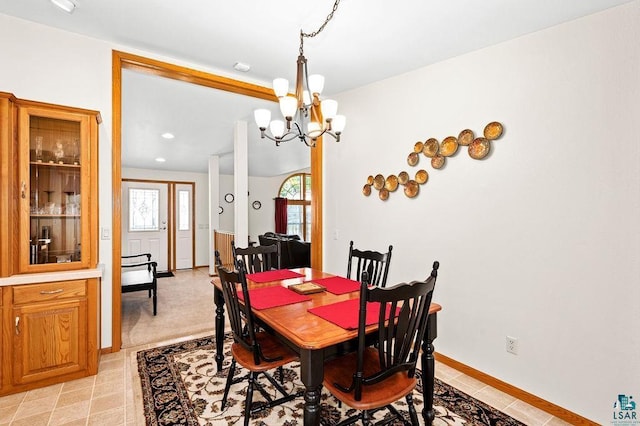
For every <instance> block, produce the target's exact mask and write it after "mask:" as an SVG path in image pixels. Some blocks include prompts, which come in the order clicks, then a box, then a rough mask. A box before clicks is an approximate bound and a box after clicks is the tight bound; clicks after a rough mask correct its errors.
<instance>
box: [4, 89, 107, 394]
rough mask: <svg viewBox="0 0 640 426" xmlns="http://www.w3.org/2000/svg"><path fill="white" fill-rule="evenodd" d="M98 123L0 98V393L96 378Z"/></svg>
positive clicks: (64, 110) (96, 117)
mask: <svg viewBox="0 0 640 426" xmlns="http://www.w3.org/2000/svg"><path fill="white" fill-rule="evenodd" d="M99 123H100V114H99V113H98V112H97V111H91V110H84V109H79V108H72V107H66V106H59V105H52V104H46V103H41V102H34V101H27V100H22V99H17V98H15V97H14V96H13V95H11V94H8V93H0V124H1V126H0V142H1V143H2V146H1V147H0V165H1V166H2V180H1V181H0V213H1V215H0V249H1V250H2V252H3V256H2V258H1V260H0V312H1V315H0V329H1V330H2V335H1V336H0V343H1V345H0V346H1V347H2V349H1V350H0V395H4V394H8V393H14V392H20V391H24V390H28V389H32V388H36V387H40V386H45V385H49V384H51V383H57V382H60V381H65V380H70V379H75V378H79V377H84V376H87V375H92V374H96V373H97V367H98V359H99V352H100V330H99V326H100V276H101V272H100V270H99V269H98V268H97V259H98V198H97V197H98V185H97V178H98V175H97V166H98V162H97V148H98V125H99ZM5 254H6V256H5Z"/></svg>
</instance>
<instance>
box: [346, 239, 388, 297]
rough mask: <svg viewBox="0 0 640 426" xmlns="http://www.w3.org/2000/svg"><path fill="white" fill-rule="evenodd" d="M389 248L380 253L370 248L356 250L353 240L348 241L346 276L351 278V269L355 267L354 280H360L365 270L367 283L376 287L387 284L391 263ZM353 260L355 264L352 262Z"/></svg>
mask: <svg viewBox="0 0 640 426" xmlns="http://www.w3.org/2000/svg"><path fill="white" fill-rule="evenodd" d="M391 250H393V246H392V245H390V246H389V251H388V252H386V253H380V252H379V251H372V250H358V249H355V248H353V241H351V242H350V243H349V263H348V264H347V278H351V271H352V270H354V269H355V274H356V275H355V277H354V278H353V279H355V280H356V281H362V273H363V272H366V273H367V275H368V277H369V283H370V284H371V285H375V286H376V287H384V286H385V285H386V284H387V275H388V274H389V265H390V264H391ZM354 258H355V259H354ZM354 262H355V265H354V264H353V263H354Z"/></svg>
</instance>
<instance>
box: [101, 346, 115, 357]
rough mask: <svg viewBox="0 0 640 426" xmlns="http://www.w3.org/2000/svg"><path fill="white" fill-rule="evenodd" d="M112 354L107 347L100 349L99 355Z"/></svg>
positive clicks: (110, 348)
mask: <svg viewBox="0 0 640 426" xmlns="http://www.w3.org/2000/svg"><path fill="white" fill-rule="evenodd" d="M110 353H113V348H112V347H111V346H109V347H108V348H101V349H100V354H101V355H104V354H110Z"/></svg>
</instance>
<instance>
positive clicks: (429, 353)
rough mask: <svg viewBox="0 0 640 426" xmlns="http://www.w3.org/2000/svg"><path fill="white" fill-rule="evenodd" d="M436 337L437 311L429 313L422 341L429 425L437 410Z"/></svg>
mask: <svg viewBox="0 0 640 426" xmlns="http://www.w3.org/2000/svg"><path fill="white" fill-rule="evenodd" d="M436 337H438V318H437V313H433V314H431V315H429V320H428V322H427V330H426V332H425V336H424V339H423V341H422V396H423V399H424V407H423V408H422V417H423V418H424V424H425V425H427V426H430V425H432V424H433V420H434V418H435V412H434V411H433V386H434V384H433V382H434V377H435V359H434V358H433V351H434V347H433V341H434V340H435V338H436Z"/></svg>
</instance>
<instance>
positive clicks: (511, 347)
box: [506, 336, 518, 355]
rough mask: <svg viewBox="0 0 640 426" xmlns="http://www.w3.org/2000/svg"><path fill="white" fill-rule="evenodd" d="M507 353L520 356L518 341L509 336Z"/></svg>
mask: <svg viewBox="0 0 640 426" xmlns="http://www.w3.org/2000/svg"><path fill="white" fill-rule="evenodd" d="M506 349H507V352H509V353H512V354H514V355H518V339H516V338H515V337H511V336H507V347H506Z"/></svg>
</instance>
